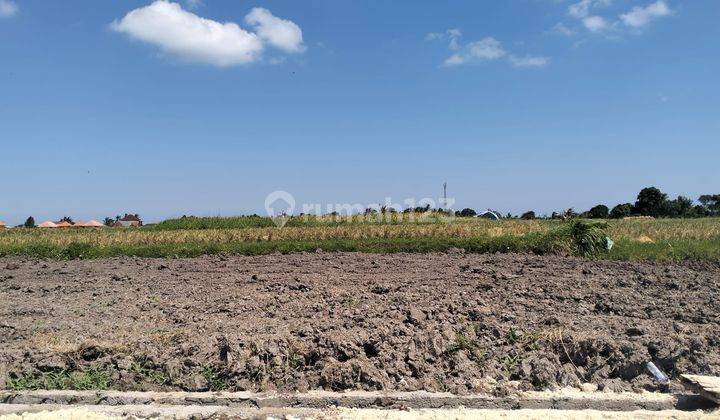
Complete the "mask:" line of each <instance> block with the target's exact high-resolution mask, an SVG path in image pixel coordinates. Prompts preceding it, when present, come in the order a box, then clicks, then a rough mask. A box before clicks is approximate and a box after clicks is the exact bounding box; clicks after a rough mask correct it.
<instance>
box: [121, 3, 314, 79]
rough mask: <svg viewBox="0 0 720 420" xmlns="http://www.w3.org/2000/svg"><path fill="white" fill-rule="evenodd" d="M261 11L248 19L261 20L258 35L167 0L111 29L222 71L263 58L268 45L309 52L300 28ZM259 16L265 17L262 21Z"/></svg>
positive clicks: (178, 56) (132, 14)
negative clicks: (221, 68)
mask: <svg viewBox="0 0 720 420" xmlns="http://www.w3.org/2000/svg"><path fill="white" fill-rule="evenodd" d="M257 10H258V9H253V11H251V12H250V14H248V16H247V17H246V20H250V21H252V22H256V23H254V24H253V25H255V27H256V30H257V31H258V32H257V33H253V32H249V31H246V30H244V29H243V28H241V27H240V26H239V25H238V24H236V23H233V22H226V23H220V22H216V21H214V20H210V19H205V18H202V17H200V16H197V15H195V14H193V13H191V12H188V11H186V10H183V8H182V7H181V6H180V5H179V4H178V3H171V2H169V1H167V0H157V1H155V2H153V3H152V4H150V5H148V6H145V7H141V8H138V9H135V10H132V11H130V12H129V13H128V14H127V15H125V17H123V18H122V19H120V20H119V21H115V22H113V23H112V24H111V25H110V28H111V29H112V30H114V31H116V32H120V33H124V34H126V35H127V36H129V37H130V38H133V39H137V40H140V41H143V42H147V43H149V44H152V45H155V46H157V47H159V48H160V49H161V50H162V51H163V52H165V53H166V54H168V55H172V56H174V57H177V58H179V59H181V60H185V61H189V62H196V63H204V64H212V65H215V66H221V67H224V66H233V65H239V64H248V63H252V62H255V61H257V60H260V59H261V58H262V53H263V50H264V48H265V41H267V42H268V43H269V44H270V45H273V46H276V47H278V48H280V49H282V50H284V51H293V52H299V51H301V49H300V48H301V47H302V49H304V46H302V33H300V32H299V31H300V28H298V27H297V25H295V24H294V23H292V22H290V21H285V20H282V19H278V18H275V17H274V16H272V14H270V12H268V11H267V10H265V9H260V10H261V12H256V11H257ZM258 13H259V15H260V17H257V15H258ZM288 28H290V29H288ZM298 34H299V41H298Z"/></svg>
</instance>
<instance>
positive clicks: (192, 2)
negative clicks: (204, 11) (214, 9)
mask: <svg viewBox="0 0 720 420" xmlns="http://www.w3.org/2000/svg"><path fill="white" fill-rule="evenodd" d="M185 5H187V7H188V9H190V10H195V9H199V8H201V7H203V6H205V2H203V0H185Z"/></svg>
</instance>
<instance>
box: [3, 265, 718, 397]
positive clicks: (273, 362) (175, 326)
mask: <svg viewBox="0 0 720 420" xmlns="http://www.w3.org/2000/svg"><path fill="white" fill-rule="evenodd" d="M719 285H720V269H719V268H718V267H717V266H713V265H700V264H684V265H662V264H645V263H626V262H611V261H589V260H583V259H577V258H564V257H556V256H532V255H512V254H504V255H475V254H465V253H463V252H461V251H457V252H451V253H447V254H392V255H375V254H357V253H323V252H317V253H303V254H293V255H266V256H258V257H246V256H212V257H202V258H193V259H141V258H117V259H105V260H89V261H82V260H78V261H67V262H62V261H61V262H58V261H39V260H28V259H19V258H4V259H0V375H2V376H0V387H1V386H2V382H3V381H2V379H3V378H7V379H13V378H21V377H25V378H29V377H42V376H43V375H53V374H54V375H63V374H68V373H72V372H82V371H85V372H87V371H90V370H91V369H92V371H94V372H100V373H101V374H102V375H105V377H107V378H108V379H109V384H108V386H109V387H111V388H116V389H126V390H173V389H175V390H180V389H182V390H188V391H199V390H207V389H214V390H219V389H226V390H253V391H259V390H272V389H279V390H300V391H302V390H308V389H320V388H324V389H332V390H343V389H366V390H381V389H382V390H401V391H404V390H418V389H426V390H434V391H450V392H454V393H458V394H465V393H469V392H488V393H494V394H505V393H507V392H509V391H512V390H513V389H516V388H520V389H533V388H535V389H547V388H556V387H559V386H575V387H581V386H582V384H583V383H591V384H595V385H597V386H598V387H599V388H600V389H604V390H616V391H620V390H631V389H641V388H644V389H651V390H658V389H660V390H663V389H667V388H668V386H669V387H670V388H673V387H677V386H678V385H677V382H675V380H674V379H673V380H671V383H670V385H662V384H659V383H657V382H655V381H653V380H652V379H651V378H650V377H649V376H648V373H647V370H646V368H645V365H646V363H647V362H648V361H653V362H654V363H655V364H656V365H657V366H658V367H660V369H662V370H663V371H664V372H665V373H667V374H668V376H670V377H671V378H675V377H677V375H679V374H680V373H697V374H710V375H720V288H719V287H718V286H719ZM13 383H14V382H13V381H11V380H8V381H6V385H5V386H6V387H9V386H17V385H12V384H13ZM585 387H586V388H587V387H589V386H588V385H585Z"/></svg>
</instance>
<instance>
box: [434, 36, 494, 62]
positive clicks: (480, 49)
mask: <svg viewBox="0 0 720 420" xmlns="http://www.w3.org/2000/svg"><path fill="white" fill-rule="evenodd" d="M451 49H452V48H451ZM457 49H460V46H459V45H458V46H457ZM505 54H507V52H506V51H505V50H504V49H503V48H502V44H501V43H500V41H498V40H497V39H495V38H493V37H491V36H489V37H485V38H483V39H481V40H480V41H475V42H470V43H468V44H467V45H466V46H465V47H464V48H462V51H461V52H458V53H455V54H453V55H451V56H450V57H448V58H447V59H446V60H445V63H444V64H445V65H446V66H457V65H460V64H465V63H472V62H479V61H488V60H496V59H498V58H500V57H503V56H504V55H505Z"/></svg>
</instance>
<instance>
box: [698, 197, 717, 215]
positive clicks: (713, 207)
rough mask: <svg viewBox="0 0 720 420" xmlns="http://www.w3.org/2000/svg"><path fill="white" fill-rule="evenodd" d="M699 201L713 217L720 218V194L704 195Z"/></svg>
mask: <svg viewBox="0 0 720 420" xmlns="http://www.w3.org/2000/svg"><path fill="white" fill-rule="evenodd" d="M698 201H699V202H700V203H701V204H702V205H703V207H705V209H707V211H708V212H709V213H710V215H712V216H720V194H704V195H701V196H700V198H699V199H698Z"/></svg>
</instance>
